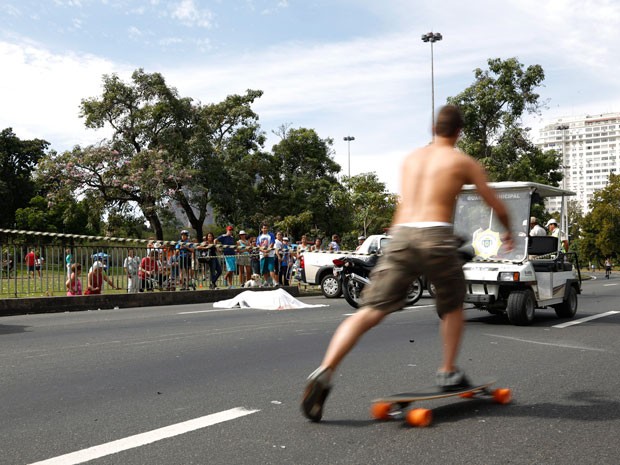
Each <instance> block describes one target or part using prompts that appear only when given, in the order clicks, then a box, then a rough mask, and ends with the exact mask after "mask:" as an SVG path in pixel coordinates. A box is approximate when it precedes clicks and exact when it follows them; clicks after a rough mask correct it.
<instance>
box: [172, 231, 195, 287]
mask: <svg viewBox="0 0 620 465" xmlns="http://www.w3.org/2000/svg"><path fill="white" fill-rule="evenodd" d="M176 250H178V251H179V272H180V273H179V278H180V280H181V290H182V291H187V290H188V289H189V287H188V286H189V268H190V267H191V265H192V253H193V247H192V243H191V242H190V241H189V231H188V230H187V229H184V230H183V231H181V240H180V241H179V242H178V243H177V245H176Z"/></svg>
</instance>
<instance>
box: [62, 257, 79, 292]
mask: <svg viewBox="0 0 620 465" xmlns="http://www.w3.org/2000/svg"><path fill="white" fill-rule="evenodd" d="M81 274H82V264H81V263H74V264H72V265H71V276H69V279H67V282H66V283H65V286H66V287H67V295H68V296H72V295H82V281H80V275H81Z"/></svg>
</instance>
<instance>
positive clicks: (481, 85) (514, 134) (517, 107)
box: [448, 58, 562, 186]
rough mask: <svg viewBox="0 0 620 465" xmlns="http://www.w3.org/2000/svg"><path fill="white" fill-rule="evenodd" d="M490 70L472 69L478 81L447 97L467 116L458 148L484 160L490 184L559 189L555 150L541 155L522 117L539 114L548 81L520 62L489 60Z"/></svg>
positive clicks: (534, 67)
mask: <svg viewBox="0 0 620 465" xmlns="http://www.w3.org/2000/svg"><path fill="white" fill-rule="evenodd" d="M488 66H489V69H488V70H482V69H480V68H478V69H476V70H475V71H474V76H475V81H474V83H473V84H472V85H471V86H469V87H468V88H466V89H465V90H464V91H463V92H461V93H460V94H458V95H457V96H455V97H450V98H448V103H451V104H455V105H458V106H459V107H460V108H461V111H462V112H463V117H464V119H465V127H464V129H463V137H462V139H461V141H460V142H459V147H460V148H461V149H462V150H463V151H464V152H466V153H468V154H470V155H471V156H473V157H475V158H477V159H478V160H480V162H481V163H482V164H483V165H484V166H485V168H486V169H487V171H488V174H489V178H490V179H491V180H492V181H507V180H509V181H533V182H541V183H545V184H550V185H554V186H557V185H558V183H559V181H560V180H561V179H562V173H561V171H560V170H559V167H560V161H559V159H558V158H557V156H556V155H555V153H554V152H544V153H543V152H542V151H541V150H540V149H538V148H537V147H536V146H534V144H533V143H532V142H531V141H530V138H529V136H528V133H529V128H524V127H523V126H522V123H521V119H522V117H523V115H524V114H525V113H538V112H539V110H540V106H541V104H540V103H539V101H538V99H539V95H538V94H537V93H536V92H535V89H536V88H537V87H539V86H540V85H541V84H542V82H543V80H544V77H545V75H544V71H543V69H542V67H541V66H540V65H532V66H528V67H527V68H525V67H524V65H522V64H521V63H519V61H518V60H517V59H516V58H509V59H507V60H501V59H499V58H494V59H489V60H488Z"/></svg>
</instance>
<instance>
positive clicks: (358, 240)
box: [355, 236, 366, 251]
mask: <svg viewBox="0 0 620 465" xmlns="http://www.w3.org/2000/svg"><path fill="white" fill-rule="evenodd" d="M365 240H366V237H364V236H359V237H358V238H357V247H356V248H355V250H356V251H357V250H359V248H360V247H361V246H362V244H363V243H364V241H365Z"/></svg>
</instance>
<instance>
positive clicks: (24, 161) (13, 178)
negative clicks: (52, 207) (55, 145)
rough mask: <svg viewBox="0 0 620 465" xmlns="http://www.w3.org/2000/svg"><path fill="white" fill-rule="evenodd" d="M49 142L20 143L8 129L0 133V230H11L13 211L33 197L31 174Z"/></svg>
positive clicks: (28, 141) (33, 188)
mask: <svg viewBox="0 0 620 465" xmlns="http://www.w3.org/2000/svg"><path fill="white" fill-rule="evenodd" d="M48 146H49V143H48V142H46V141H44V140H41V139H32V140H21V139H19V138H18V137H17V136H16V135H15V134H14V133H13V130H12V129H11V128H7V129H4V130H2V132H0V198H2V202H0V227H3V228H12V227H13V226H14V223H15V212H16V210H18V209H20V208H26V207H27V206H28V202H29V201H30V199H31V198H32V196H33V195H34V194H35V184H34V182H33V179H32V172H33V170H34V168H35V166H36V165H37V163H38V162H39V160H40V159H41V158H42V157H43V156H44V154H45V150H46V149H47V147H48Z"/></svg>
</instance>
